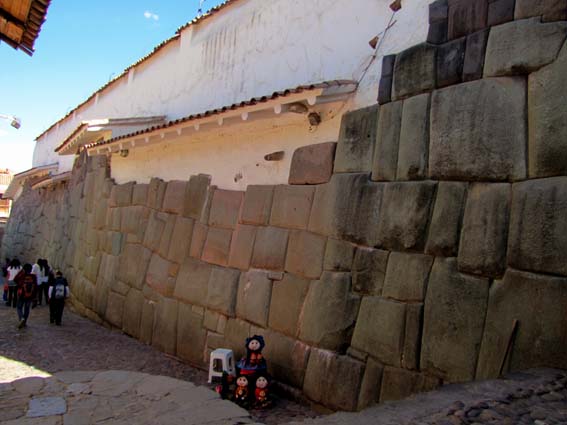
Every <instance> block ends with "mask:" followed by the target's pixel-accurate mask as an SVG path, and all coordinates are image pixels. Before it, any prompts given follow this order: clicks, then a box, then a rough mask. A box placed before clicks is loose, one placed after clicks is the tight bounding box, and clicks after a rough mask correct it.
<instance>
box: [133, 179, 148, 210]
mask: <svg viewBox="0 0 567 425" xmlns="http://www.w3.org/2000/svg"><path fill="white" fill-rule="evenodd" d="M148 188H149V185H148V184H139V183H138V184H135V185H134V189H133V190H132V205H141V206H145V205H146V204H147V203H148Z"/></svg>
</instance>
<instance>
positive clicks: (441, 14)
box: [427, 0, 449, 44]
mask: <svg viewBox="0 0 567 425" xmlns="http://www.w3.org/2000/svg"><path fill="white" fill-rule="evenodd" d="M448 30H449V5H448V2H447V0H437V1H434V2H433V3H431V4H430V5H429V32H428V33H427V42H428V43H433V44H441V43H445V42H446V41H447V32H448Z"/></svg>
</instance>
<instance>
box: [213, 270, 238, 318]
mask: <svg viewBox="0 0 567 425" xmlns="http://www.w3.org/2000/svg"><path fill="white" fill-rule="evenodd" d="M239 278H240V272H239V271H238V270H233V269H228V268H224V267H213V270H212V272H211V276H210V278H209V285H208V290H207V302H206V305H207V308H209V309H211V310H214V311H217V312H219V313H222V314H224V315H226V316H234V314H235V308H236V293H237V291H238V280H239Z"/></svg>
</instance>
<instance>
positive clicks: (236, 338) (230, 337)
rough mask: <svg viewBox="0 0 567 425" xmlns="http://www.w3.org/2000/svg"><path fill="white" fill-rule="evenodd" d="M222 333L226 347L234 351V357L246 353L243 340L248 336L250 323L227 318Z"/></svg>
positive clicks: (237, 357)
mask: <svg viewBox="0 0 567 425" xmlns="http://www.w3.org/2000/svg"><path fill="white" fill-rule="evenodd" d="M224 335H225V339H226V343H227V346H228V348H231V349H232V350H233V351H234V357H235V359H240V358H241V357H242V356H244V354H246V352H245V346H244V345H245V344H244V341H246V338H248V337H249V336H250V323H247V322H245V321H244V320H240V319H228V322H226V329H225V332H224Z"/></svg>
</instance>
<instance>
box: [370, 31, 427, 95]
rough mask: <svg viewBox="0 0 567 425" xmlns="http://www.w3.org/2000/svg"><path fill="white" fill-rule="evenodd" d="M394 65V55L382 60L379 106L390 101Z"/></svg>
mask: <svg viewBox="0 0 567 425" xmlns="http://www.w3.org/2000/svg"><path fill="white" fill-rule="evenodd" d="M428 41H429V40H428ZM395 63H396V55H387V56H384V57H383V58H382V74H381V75H380V86H379V87H378V103H379V104H380V105H383V104H384V103H388V102H390V101H391V100H392V83H393V80H394V65H395Z"/></svg>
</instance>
